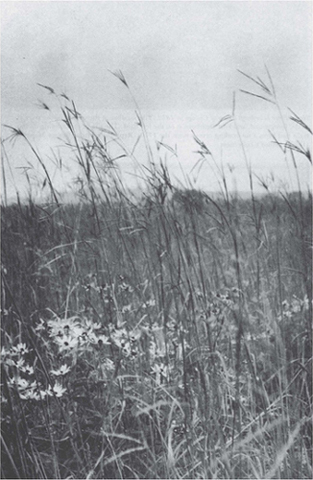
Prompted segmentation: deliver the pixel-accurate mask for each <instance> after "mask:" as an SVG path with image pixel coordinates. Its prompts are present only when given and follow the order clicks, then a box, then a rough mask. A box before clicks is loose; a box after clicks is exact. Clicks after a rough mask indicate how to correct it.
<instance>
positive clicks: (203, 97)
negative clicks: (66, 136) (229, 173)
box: [1, 1, 312, 188]
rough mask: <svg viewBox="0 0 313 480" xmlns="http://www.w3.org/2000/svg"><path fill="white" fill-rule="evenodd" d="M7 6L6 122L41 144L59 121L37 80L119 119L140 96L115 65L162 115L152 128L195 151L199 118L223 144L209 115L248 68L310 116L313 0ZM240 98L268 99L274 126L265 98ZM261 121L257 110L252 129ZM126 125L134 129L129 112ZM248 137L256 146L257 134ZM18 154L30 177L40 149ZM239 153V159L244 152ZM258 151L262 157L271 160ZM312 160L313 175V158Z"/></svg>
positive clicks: (248, 103) (242, 105)
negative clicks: (47, 108)
mask: <svg viewBox="0 0 313 480" xmlns="http://www.w3.org/2000/svg"><path fill="white" fill-rule="evenodd" d="M1 10H2V14H1V17H2V28H1V32H2V41H1V43H2V44H1V84H2V99H1V103H2V123H9V124H11V125H13V126H15V127H18V128H22V129H23V131H25V133H27V135H29V137H30V138H31V139H33V140H34V141H35V142H37V145H38V146H39V147H40V148H41V151H43V149H44V148H45V146H47V145H50V142H51V141H52V136H53V135H55V131H56V128H55V123H54V122H53V121H51V119H49V117H48V116H47V112H44V111H41V110H38V109H37V108H36V103H37V101H38V99H43V100H49V97H48V98H47V96H46V95H45V94H44V91H42V90H41V89H40V88H39V87H38V86H37V85H36V83H38V82H39V83H42V84H45V85H49V86H51V87H53V88H54V89H55V90H56V91H58V92H65V93H67V94H68V95H70V96H71V98H74V100H75V101H76V103H77V105H78V108H79V110H80V111H81V112H82V113H83V114H84V115H85V116H86V117H87V118H90V119H91V120H92V121H93V122H94V123H96V124H99V122H100V123H101V122H103V121H104V119H109V120H110V115H111V116H112V115H113V117H114V119H115V122H117V127H118V126H119V125H118V122H119V121H121V117H122V116H123V115H124V114H125V115H126V116H125V117H124V119H125V118H128V116H127V115H129V113H127V112H125V110H131V109H133V108H134V106H133V103H132V101H131V98H130V96H129V94H128V92H127V90H126V89H125V88H123V85H122V84H121V83H119V82H118V81H117V80H116V79H115V78H114V77H112V75H111V74H110V72H109V70H111V71H114V70H116V69H121V70H122V71H123V73H124V75H125V77H126V78H127V80H128V82H129V84H130V86H131V89H132V91H133V93H134V95H135V97H136V99H137V101H138V103H139V105H140V107H141V108H142V109H143V110H144V111H145V112H146V114H147V116H148V117H149V118H150V117H151V122H150V125H151V128H153V127H154V128H155V129H156V130H154V131H153V132H152V137H153V138H154V137H155V136H158V134H160V135H161V136H162V135H163V136H164V135H166V133H168V135H167V137H168V139H169V140H171V141H174V142H177V143H178V146H179V140H181V141H182V145H183V146H182V149H183V150H184V152H185V153H186V149H187V150H188V149H189V150H190V151H192V148H191V146H190V145H191V144H190V142H189V143H188V142H187V143H188V145H187V143H186V140H184V139H185V136H186V135H190V129H191V128H194V129H195V130H196V131H197V127H198V128H199V130H200V131H201V132H202V133H203V134H204V135H207V138H206V140H208V141H209V142H210V141H211V142H213V144H214V147H216V155H217V156H218V155H220V153H221V148H222V147H221V145H220V144H219V143H218V142H217V139H216V138H215V137H216V135H215V134H214V135H213V134H212V135H211V134H209V133H208V131H207V130H206V122H207V129H209V128H210V127H211V126H212V124H213V123H214V121H215V120H216V119H217V117H218V115H219V114H226V113H230V111H231V105H232V95H233V91H234V90H238V89H240V88H247V87H250V85H249V84H248V82H247V80H245V79H244V78H243V77H242V76H241V75H240V74H239V73H238V71H237V69H241V70H243V71H245V72H247V73H249V74H251V75H259V76H264V64H266V65H267V66H268V68H269V70H270V72H271V75H272V77H273V79H274V82H275V85H276V88H277V92H278V95H279V99H280V100H281V103H282V105H283V106H289V107H291V108H292V109H293V110H295V111H296V112H297V113H298V114H299V115H300V116H303V118H304V119H305V120H306V121H307V122H310V121H311V103H312V102H311V81H312V78H311V71H312V52H311V48H312V31H311V10H312V5H311V2H307V1H302V2H294V1H276V2H271V1H260V2H258V1H244V2H237V1H217V2H214V1H202V2H195V1H192V2H184V1H176V2H169V1H158V2H154V1H144V2H137V1H130V2H123V1H115V2H107V1H98V2H97V1H95V2H89V1H72V2H57V1H32V2H27V1H23V2H14V1H9V2H3V1H2V2H1ZM238 108H239V109H241V111H242V112H243V113H245V112H250V111H251V110H252V111H253V110H259V109H260V110H261V111H263V112H265V117H266V118H269V117H271V121H270V123H271V122H272V123H273V122H274V127H275V121H276V120H277V118H276V117H275V114H273V115H274V116H273V117H272V113H270V111H269V110H268V106H267V105H262V102H258V101H256V100H255V99H252V98H247V97H244V96H240V101H239V107H238ZM169 111H170V112H169ZM192 112H193V113H192ZM167 117H168V118H167ZM259 117H260V113H258V118H259ZM162 118H163V120H162ZM166 118H167V120H166ZM164 119H165V120H164ZM187 119H188V120H187ZM193 119H194V122H195V123H194V124H193ZM148 123H149V122H148ZM157 124H158V125H159V128H156V125H157ZM162 126H163V127H164V128H165V127H166V129H165V130H166V131H164V128H163V130H162V128H161V127H162ZM250 127H251V121H249V120H248V126H247V129H248V130H247V136H248V137H249V138H250V140H249V141H252V140H253V139H252V137H253V135H252V134H251V131H250V132H249V128H250ZM271 127H272V125H271ZM121 128H122V130H123V129H124V132H125V133H129V132H126V130H127V127H125V120H124V122H123V123H121ZM125 128H126V130H125ZM132 128H133V126H132V125H130V126H129V129H130V130H131V129H132ZM268 128H269V127H268ZM277 128H278V129H279V128H280V127H278V126H277ZM296 128H298V127H297V126H296ZM264 129H265V130H267V127H266V125H264ZM171 130H172V131H171ZM178 130H179V132H178ZM199 130H198V131H199ZM175 131H176V133H177V135H176V137H175V134H174V133H173V132H175ZM260 131H261V130H260ZM210 135H211V136H210ZM219 135H220V134H219ZM225 135H226V136H227V132H226V131H225ZM2 136H3V137H5V131H4V130H3V132H2ZM213 137H214V138H213ZM182 139H183V140H182ZM265 141H266V140H265ZM308 141H309V140H308ZM268 142H270V139H268ZM226 143H227V142H226ZM228 143H229V142H228ZM185 147H186V148H185ZM225 148H226V147H224V150H223V151H224V155H225V151H226V150H225ZM247 148H248V149H249V148H250V149H251V152H252V153H251V156H252V157H254V156H255V152H256V151H257V149H256V146H253V145H252V144H249V145H247ZM259 148H260V147H259V146H258V149H259ZM266 148H267V147H266ZM266 148H265V150H264V153H265V152H266V155H267V154H268V155H270V153H269V152H267V150H266ZM189 150H188V151H189ZM236 152H237V150H236V147H235V146H234V155H235V156H236V155H237V153H236ZM253 152H254V153H253ZM278 153H279V152H278ZM227 155H229V153H227ZM273 155H274V154H273ZM11 158H12V160H11V162H12V163H11V167H12V171H13V176H14V179H13V178H12V179H11V182H15V184H16V185H19V184H21V185H22V182H23V179H22V176H21V171H20V170H16V167H18V166H21V165H23V161H24V160H25V159H26V158H27V159H29V158H30V157H28V156H27V155H26V153H25V152H24V151H23V152H18V153H16V155H13V157H11ZM269 158H272V157H270V156H269ZM224 160H225V162H227V161H228V159H224ZM252 160H253V158H252ZM231 161H232V163H234V162H235V163H236V162H237V164H238V168H239V170H240V168H241V166H242V165H241V166H240V160H239V158H238V159H235V158H232V159H231ZM256 161H257V165H258V168H261V167H260V161H262V160H260V159H258V158H256ZM264 161H265V163H264V165H266V160H264ZM304 162H305V160H304ZM187 163H188V162H187ZM270 163H271V165H272V168H273V169H274V171H275V168H274V166H273V162H271V161H270ZM191 164H192V163H191ZM279 165H280V164H279ZM279 165H277V173H278V174H280V173H281V170H279V169H281V168H283V167H282V166H279ZM303 169H304V170H303V175H304V177H305V176H307V165H306V164H305V166H304V167H303ZM58 181H59V180H58ZM239 187H240V188H245V186H244V185H243V184H242V185H239Z"/></svg>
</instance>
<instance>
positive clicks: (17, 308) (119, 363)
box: [1, 72, 312, 479]
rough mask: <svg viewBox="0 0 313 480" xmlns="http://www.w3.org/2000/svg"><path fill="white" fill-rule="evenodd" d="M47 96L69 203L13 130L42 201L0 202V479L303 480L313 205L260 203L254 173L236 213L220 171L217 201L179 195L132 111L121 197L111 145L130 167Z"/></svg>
mask: <svg viewBox="0 0 313 480" xmlns="http://www.w3.org/2000/svg"><path fill="white" fill-rule="evenodd" d="M116 75H117V76H118V78H119V80H120V81H121V82H122V83H123V84H124V85H125V88H129V87H128V84H127V82H126V80H125V78H124V77H123V75H122V74H121V73H120V72H119V73H117V74H116ZM250 80H251V82H252V86H253V87H256V88H258V89H259V90H260V91H259V90H256V93H253V92H254V91H255V90H251V92H246V93H247V94H248V95H254V96H258V97H259V100H260V101H262V100H265V101H270V102H271V103H272V104H273V108H278V109H279V108H280V107H279V105H278V103H277V101H276V95H275V90H274V87H273V85H272V83H271V79H270V76H268V83H265V82H263V81H261V80H260V79H258V78H252V77H250ZM43 88H44V89H46V90H48V92H47V93H49V95H52V96H55V97H57V99H58V101H59V104H60V112H61V118H62V121H63V124H64V126H65V129H66V131H67V133H68V135H69V140H68V141H67V142H68V145H69V146H70V148H71V149H72V151H73V155H74V156H75V158H76V161H77V165H78V168H80V177H79V183H80V189H79V194H78V198H79V201H76V202H73V203H67V202H62V199H61V198H60V196H59V195H58V192H57V189H56V188H55V186H54V185H53V182H52V179H51V177H50V175H49V172H48V169H47V168H46V166H45V162H44V160H43V159H42V158H41V157H40V156H39V155H38V153H37V151H36V149H35V147H34V146H32V144H31V143H30V141H29V140H28V138H27V137H26V136H25V135H24V133H23V132H22V131H21V130H18V129H17V128H15V127H11V128H10V132H11V135H12V137H11V139H12V140H14V141H19V142H25V144H27V147H28V148H30V149H31V151H32V152H31V153H32V155H34V157H35V158H36V161H37V162H39V166H40V168H42V170H43V171H44V174H45V185H44V186H45V188H48V189H49V200H47V201H46V202H42V203H36V202H35V201H34V200H33V199H32V196H31V193H30V195H29V198H28V200H27V201H26V202H25V201H23V202H22V201H20V200H19V197H18V196H17V201H16V203H14V204H12V205H6V204H5V202H4V203H3V205H2V211H1V227H2V242H1V255H2V299H1V300H2V302H1V306H2V323H1V342H2V343H1V386H2V388H1V425H2V426H1V449H2V462H1V476H2V478H38V479H45V478H55V479H58V478H64V479H65V478H73V479H74V478H83V479H89V478H177V479H178V478H179V479H184V478H195V479H206V478H228V479H230V478H279V479H283V478H290V479H291V478H292V479H295V478H312V425H311V413H312V411H311V409H312V337H311V332H312V329H311V319H312V257H311V251H312V250H311V247H312V238H311V236H312V228H311V225H312V198H311V194H310V193H308V192H304V191H303V189H302V190H301V189H300V185H299V190H298V191H296V192H290V191H288V190H280V191H272V190H271V189H270V188H269V186H268V185H267V183H266V181H265V180H263V187H264V195H263V196H257V195H256V194H255V191H254V189H255V182H256V179H255V177H254V175H253V171H251V170H249V162H247V170H248V173H249V178H250V196H249V198H245V199H241V198H240V196H239V195H237V194H236V193H234V192H231V191H230V189H229V187H228V184H227V180H226V178H225V176H224V174H223V171H222V170H221V172H220V183H221V192H220V194H219V195H215V196H214V195H210V194H208V193H206V192H200V191H197V190H195V189H193V188H182V187H178V186H175V185H173V183H172V180H171V178H170V175H169V172H168V170H167V167H166V163H165V162H164V161H162V160H161V159H160V158H158V159H157V160H156V159H155V157H154V154H153V151H152V148H151V146H150V144H149V139H148V136H147V132H146V130H145V125H144V119H143V118H142V116H141V114H140V111H139V109H138V108H137V107H136V110H137V116H138V124H139V126H140V128H141V130H142V140H143V142H144V145H145V148H146V153H147V159H148V163H147V166H145V167H142V169H141V175H142V177H141V180H142V184H143V188H142V192H141V194H140V195H138V194H137V195H136V196H134V195H132V193H131V192H129V191H128V190H127V187H126V185H125V184H124V183H123V181H122V179H121V175H120V172H119V168H118V159H116V158H113V157H112V155H111V154H110V148H111V143H112V142H113V143H115V144H117V145H118V146H119V148H120V149H121V152H122V153H121V155H120V156H122V155H123V156H124V157H127V158H130V159H131V160H132V161H136V158H135V155H134V153H133V152H128V151H127V150H126V148H125V146H124V145H123V143H122V141H121V140H120V138H119V136H118V134H117V132H115V131H114V130H112V127H111V126H110V125H108V127H107V129H106V131H104V132H102V133H101V135H100V134H99V133H97V132H95V131H93V130H91V129H90V128H86V125H84V121H83V118H82V117H81V116H80V114H79V113H78V111H77V110H76V106H75V103H74V102H73V101H72V100H70V99H69V98H68V97H67V96H65V95H64V94H60V95H59V94H57V93H55V92H54V90H52V89H51V88H50V91H49V87H45V86H43ZM235 121H236V119H235V112H234V111H233V115H229V116H228V118H224V119H222V122H224V123H225V124H226V123H228V122H234V123H235ZM288 122H289V123H290V124H292V125H295V124H297V128H299V127H300V128H304V129H305V130H307V132H308V134H311V133H312V132H311V130H310V128H309V127H308V126H307V125H306V124H305V123H304V122H303V121H302V120H301V118H300V117H299V116H297V115H296V114H295V113H294V112H291V115H290V118H289V119H288ZM82 127H84V132H85V136H82V135H81V131H82ZM238 134H239V135H240V132H239V131H238ZM194 138H195V143H196V145H197V148H198V150H199V155H200V158H201V161H205V160H206V158H207V157H210V158H212V153H211V152H210V151H209V149H208V148H207V146H206V145H205V144H204V143H203V142H202V141H201V139H199V138H198V137H196V136H194ZM274 140H275V139H274ZM163 147H164V148H166V149H167V150H168V151H169V150H170V147H169V146H164V145H163ZM277 149H278V154H280V155H285V156H286V160H287V161H288V162H289V163H290V168H291V169H292V171H293V174H294V176H295V178H297V165H298V162H307V161H311V156H310V152H309V151H308V150H307V149H304V148H303V147H302V145H301V144H295V143H292V142H291V141H290V140H289V138H288V136H287V132H286V140H285V142H284V144H282V143H278V142H277ZM213 160H214V159H213ZM259 180H260V179H259Z"/></svg>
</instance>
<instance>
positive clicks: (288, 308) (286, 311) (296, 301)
mask: <svg viewBox="0 0 313 480" xmlns="http://www.w3.org/2000/svg"><path fill="white" fill-rule="evenodd" d="M282 307H283V311H282V315H283V318H292V317H294V316H295V315H297V314H299V313H301V312H305V311H308V309H309V300H308V297H307V296H305V297H304V298H303V300H302V299H301V298H298V297H296V295H293V298H292V300H291V301H290V302H289V301H288V300H284V301H283V303H282ZM280 320H282V319H281V318H280Z"/></svg>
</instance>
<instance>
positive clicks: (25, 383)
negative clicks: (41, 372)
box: [1, 343, 69, 402]
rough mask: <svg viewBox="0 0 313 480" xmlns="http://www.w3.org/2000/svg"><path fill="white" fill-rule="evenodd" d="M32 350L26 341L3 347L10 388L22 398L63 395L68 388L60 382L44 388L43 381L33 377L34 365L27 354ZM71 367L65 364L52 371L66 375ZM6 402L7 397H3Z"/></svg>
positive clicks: (41, 398) (31, 398)
mask: <svg viewBox="0 0 313 480" xmlns="http://www.w3.org/2000/svg"><path fill="white" fill-rule="evenodd" d="M30 351H31V350H30V349H29V348H28V347H27V345H26V344H25V343H18V344H17V345H15V346H14V345H13V346H11V347H10V348H9V349H6V348H4V347H2V349H1V363H2V364H3V366H4V368H5V371H6V374H7V379H8V380H7V384H8V387H9V388H12V389H14V390H15V391H16V392H17V393H18V395H19V397H20V399H21V400H37V401H38V400H43V399H44V398H46V397H52V396H56V397H62V396H63V394H64V393H65V392H66V388H64V387H63V386H62V384H61V383H60V382H58V381H57V382H55V383H54V385H53V386H51V385H48V388H44V387H43V386H42V384H41V383H39V382H37V381H36V380H34V379H33V376H34V373H35V372H34V367H33V366H31V365H29V364H28V363H27V362H26V360H25V356H26V355H27V354H28V353H29V352H30ZM68 371H69V368H68V367H67V366H65V365H63V366H62V367H61V368H60V370H59V371H51V373H52V374H54V375H55V376H60V375H65V374H66V373H67V372H68ZM2 401H4V402H5V398H4V397H3V398H2Z"/></svg>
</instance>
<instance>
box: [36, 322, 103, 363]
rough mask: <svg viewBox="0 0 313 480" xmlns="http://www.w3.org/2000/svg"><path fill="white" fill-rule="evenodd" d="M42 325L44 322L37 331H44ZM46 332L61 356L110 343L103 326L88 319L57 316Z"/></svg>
mask: <svg viewBox="0 0 313 480" xmlns="http://www.w3.org/2000/svg"><path fill="white" fill-rule="evenodd" d="M42 324H43V322H42V321H41V322H40V323H39V324H38V326H37V327H36V330H37V331H42V329H43V327H42ZM46 330H47V331H48V334H49V337H50V339H51V340H52V341H53V342H54V344H55V345H56V346H57V347H58V351H59V353H61V354H62V353H64V354H70V353H72V352H74V351H76V352H77V351H78V350H81V349H86V348H88V347H89V346H90V345H98V346H103V345H108V344H109V343H110V342H109V339H108V337H107V336H106V335H104V334H103V333H102V325H101V324H100V323H98V322H93V321H91V320H89V319H87V318H79V317H76V316H74V317H71V318H65V319H61V318H59V317H57V316H55V318H53V319H52V320H49V321H48V322H47V326H46Z"/></svg>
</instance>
